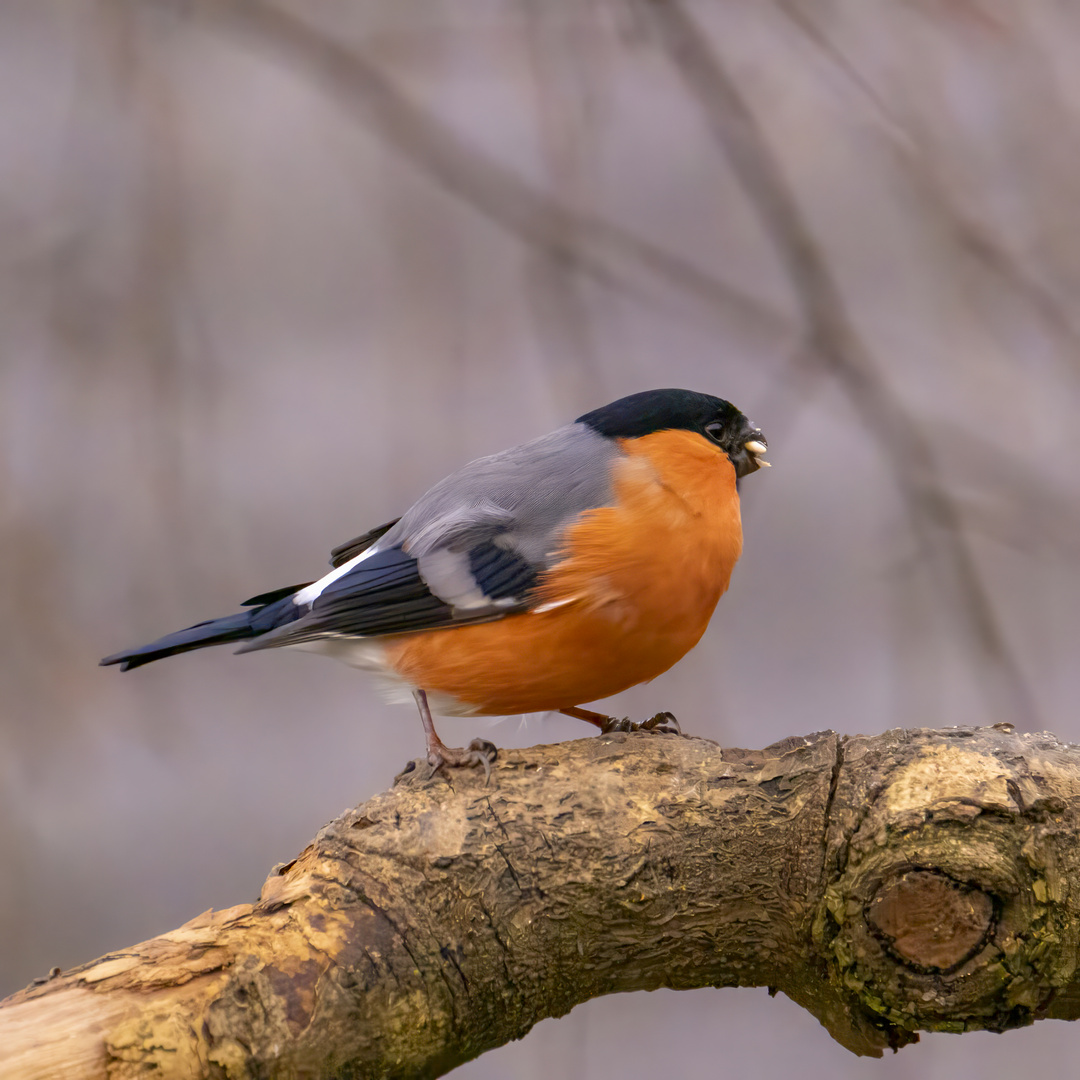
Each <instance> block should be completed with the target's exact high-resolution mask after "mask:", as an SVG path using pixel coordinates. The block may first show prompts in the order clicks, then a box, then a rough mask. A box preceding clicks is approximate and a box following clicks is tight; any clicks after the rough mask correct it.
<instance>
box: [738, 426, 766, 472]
mask: <svg viewBox="0 0 1080 1080" xmlns="http://www.w3.org/2000/svg"><path fill="white" fill-rule="evenodd" d="M743 449H744V450H745V451H746V452H747V453H748V454H749V455H750V460H751V461H752V462H753V468H752V469H751V470H750V471H751V472H753V470H754V469H768V468H770V467H771V466H772V462H771V461H765V460H764V459H763V458H762V456H761V455H762V454H764V453H765V451H766V450H768V449H769V445H768V443H766V442H765V437H764V436H763V435H762V434H761V432H760V431H758V432H755V437H754V438H753V439H750V440H749V441H748V442H744V443H743Z"/></svg>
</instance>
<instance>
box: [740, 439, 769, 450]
mask: <svg viewBox="0 0 1080 1080" xmlns="http://www.w3.org/2000/svg"><path fill="white" fill-rule="evenodd" d="M743 449H744V450H749V451H750V453H751V454H764V453H765V451H766V450H768V449H769V448H768V447H767V446H766V445H765V444H764V443H763V442H759V441H758V440H757V439H751V440H750V441H749V442H745V443H743Z"/></svg>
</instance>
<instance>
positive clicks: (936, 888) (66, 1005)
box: [0, 725, 1080, 1080]
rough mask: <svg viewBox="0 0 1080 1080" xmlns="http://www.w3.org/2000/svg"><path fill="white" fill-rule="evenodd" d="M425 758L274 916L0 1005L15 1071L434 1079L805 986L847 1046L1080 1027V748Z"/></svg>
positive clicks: (301, 863) (323, 855) (1009, 739)
mask: <svg viewBox="0 0 1080 1080" xmlns="http://www.w3.org/2000/svg"><path fill="white" fill-rule="evenodd" d="M427 773H428V770H427V767H426V766H424V765H421V766H419V767H418V768H414V769H412V771H408V772H406V773H404V774H402V776H400V777H398V780H397V782H396V784H395V786H394V788H393V789H392V790H390V791H388V792H386V793H384V794H382V795H378V796H376V797H375V798H373V799H371V800H370V801H369V802H367V803H365V804H364V805H362V806H360V807H357V808H356V809H355V810H352V811H350V812H348V813H346V814H345V815H344V816H342V817H341V818H339V819H338V820H337V821H334V822H332V823H331V824H330V825H328V826H327V827H326V828H325V829H323V830H322V832H320V833H319V835H318V836H317V837H316V839H315V840H314V841H313V842H312V844H311V845H310V846H309V847H308V848H307V849H305V851H304V852H303V853H302V854H301V855H300V856H299V857H298V858H297V859H296V860H294V861H293V862H291V863H289V864H287V865H285V866H283V867H280V868H279V869H277V870H276V871H275V872H274V873H272V874H271V876H270V877H269V878H268V879H267V881H266V883H265V885H264V886H263V890H262V896H261V898H260V900H259V901H258V902H257V903H255V904H241V905H239V906H237V907H233V908H229V909H227V910H225V911H220V912H214V913H211V912H207V913H205V914H204V915H201V916H199V917H198V918H196V919H193V920H192V921H191V922H189V923H187V924H185V925H184V926H182V927H180V928H179V929H178V930H175V931H173V932H171V933H168V934H164V935H162V936H161V937H158V938H154V939H152V940H151V941H148V942H144V943H143V944H141V945H137V946H134V947H133V948H131V949H125V950H122V951H120V952H117V953H112V954H110V955H108V956H105V957H102V958H101V959H100V960H97V961H95V962H93V963H91V964H87V965H84V966H83V967H80V968H76V969H74V970H72V971H69V972H66V973H64V974H60V975H56V976H55V977H53V978H51V979H50V980H48V981H45V982H43V983H42V984H41V985H36V986H32V987H30V988H28V989H27V990H25V991H23V992H22V993H19V994H16V995H14V996H13V997H11V998H8V999H7V1000H6V1001H4V1002H3V1003H0V1075H3V1076H18V1077H20V1078H21V1080H35V1078H38V1077H52V1076H57V1075H64V1076H80V1077H87V1078H93V1077H106V1076H107V1077H110V1078H112V1080H116V1078H130V1077H142V1076H148V1075H151V1074H153V1075H154V1076H156V1077H159V1078H161V1077H189V1078H190V1077H211V1076H213V1077H222V1076H224V1077H229V1078H239V1077H249V1076H264V1075H273V1076H279V1077H291V1076H304V1077H330V1076H335V1077H340V1076H365V1077H372V1076H439V1075H442V1074H443V1073H445V1072H447V1071H448V1070H450V1069H451V1068H453V1067H455V1066H456V1065H458V1064H460V1063H462V1062H464V1061H467V1060H469V1059H470V1058H473V1057H476V1056H477V1055H479V1054H481V1053H483V1052H484V1051H485V1050H488V1049H490V1048H493V1047H495V1046H499V1045H501V1044H503V1043H506V1042H508V1041H510V1040H511V1039H515V1038H520V1037H521V1036H523V1035H524V1034H525V1033H526V1032H527V1031H528V1030H529V1029H530V1028H531V1027H532V1026H533V1025H534V1024H535V1023H536V1022H537V1021H538V1020H541V1019H543V1018H544V1017H547V1016H561V1015H563V1014H564V1013H566V1012H568V1011H569V1010H570V1009H571V1008H573V1006H574V1005H576V1004H578V1003H580V1002H582V1001H585V1000H587V999H588V998H591V997H596V996H598V995H601V994H609V993H616V992H619V991H623V990H641V989H655V988H657V987H662V986H668V987H675V988H679V989H688V988H691V987H700V986H755V985H756V986H760V985H766V986H769V987H770V988H773V989H779V990H783V991H784V993H786V994H788V995H789V996H790V997H791V998H793V999H794V1000H795V1001H797V1002H799V1003H800V1004H801V1005H803V1006H804V1007H806V1008H807V1009H809V1010H810V1011H811V1012H812V1013H814V1015H816V1016H817V1017H818V1018H819V1019H820V1020H821V1022H822V1024H824V1025H825V1027H826V1028H827V1029H828V1030H829V1032H830V1033H831V1034H832V1035H833V1037H834V1038H836V1039H837V1040H839V1041H840V1042H841V1043H843V1045H845V1046H847V1047H848V1048H849V1049H851V1050H853V1051H854V1052H856V1053H859V1054H873V1055H879V1054H880V1053H881V1051H882V1049H883V1048H884V1047H887V1046H891V1047H893V1048H896V1047H899V1046H902V1045H903V1044H905V1043H907V1042H912V1041H915V1040H916V1039H917V1037H918V1036H917V1034H916V1031H917V1030H919V1029H928V1030H948V1031H964V1030H971V1029H976V1028H989V1029H991V1030H996V1031H997V1030H1003V1029H1005V1028H1010V1027H1015V1026H1019V1025H1022V1024H1028V1023H1031V1022H1032V1021H1034V1020H1036V1019H1039V1018H1041V1017H1044V1016H1053V1017H1057V1018H1062V1019H1074V1018H1076V1017H1077V1016H1078V1015H1080V980H1078V979H1077V977H1076V968H1077V955H1078V951H1077V950H1078V944H1080V921H1078V918H1077V916H1078V906H1080V900H1078V898H1080V845H1078V844H1077V838H1078V832H1080V748H1077V747H1069V746H1064V745H1062V744H1060V743H1058V742H1057V741H1056V740H1055V739H1054V738H1053V737H1052V736H1050V735H1047V734H1039V735H1017V734H1014V733H1013V732H1012V730H1011V728H1009V726H1008V725H998V726H997V727H995V728H983V729H946V730H943V731H930V730H911V731H892V732H888V733H886V734H884V735H879V736H874V737H870V738H867V737H862V736H853V737H840V736H837V735H835V734H833V733H831V732H826V733H820V734H815V735H811V736H808V737H806V738H792V739H788V740H785V741H784V742H782V743H778V744H777V745H775V746H772V747H769V748H767V749H765V750H762V751H746V750H725V749H721V748H720V747H719V746H717V745H716V744H714V743H712V742H709V741H707V740H704V739H690V738H680V737H676V736H665V735H648V734H632V735H624V734H612V735H606V736H600V737H597V738H594V739H584V740H581V741H577V742H570V743H562V744H558V745H554V746H540V747H534V748H532V749H529V750H509V751H503V752H502V753H501V754H500V758H499V761H498V762H497V765H496V768H495V770H494V772H493V775H492V779H491V783H490V786H485V785H484V781H483V776H482V774H480V773H479V772H477V773H473V772H464V771H462V772H454V773H453V775H452V776H451V777H449V778H447V777H444V776H442V775H437V776H434V777H432V776H429V775H427Z"/></svg>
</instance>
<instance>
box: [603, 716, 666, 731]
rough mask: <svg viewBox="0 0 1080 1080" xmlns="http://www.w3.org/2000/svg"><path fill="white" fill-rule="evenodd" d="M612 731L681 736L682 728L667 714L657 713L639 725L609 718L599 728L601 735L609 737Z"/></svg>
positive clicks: (619, 718) (628, 720)
mask: <svg viewBox="0 0 1080 1080" xmlns="http://www.w3.org/2000/svg"><path fill="white" fill-rule="evenodd" d="M613 731H653V732H657V733H659V734H661V735H681V734H682V728H681V727H679V721H678V720H676V719H675V717H674V716H673V715H672V714H671V713H669V712H658V713H657V714H656V715H655V716H650V717H649V719H648V720H643V721H642V722H641V723H640V724H636V723H634V722H633V721H632V720H631V719H630V718H629V717H627V716H623V717H614V716H609V717H608V719H607V723H605V724H604V725H603V727H601V728H600V734H601V735H609V734H611V732H613Z"/></svg>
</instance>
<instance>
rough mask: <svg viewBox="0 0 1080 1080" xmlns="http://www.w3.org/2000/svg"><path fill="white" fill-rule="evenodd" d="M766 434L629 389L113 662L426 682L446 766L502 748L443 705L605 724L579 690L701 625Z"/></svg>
mask: <svg viewBox="0 0 1080 1080" xmlns="http://www.w3.org/2000/svg"><path fill="white" fill-rule="evenodd" d="M766 446H767V444H766V441H765V437H764V435H762V433H761V431H760V430H759V429H758V428H756V427H755V426H754V425H753V424H751V423H750V422H749V421H748V420H747V418H746V417H745V416H744V415H743V414H742V413H741V412H739V410H738V409H737V408H735V406H734V405H732V404H730V403H729V402H727V401H724V400H722V399H721V398H717V397H712V396H711V395H709V394H700V393H695V392H693V391H691V390H674V389H666V390H647V391H645V392H643V393H639V394H631V395H630V396H629V397H624V398H620V399H619V400H618V401H615V402H612V403H611V404H610V405H605V406H603V407H602V408H599V409H595V410H593V411H592V412H588V413H585V415H584V416H580V417H578V419H577V420H575V421H574V422H573V423H572V424H567V425H566V426H565V427H561V428H558V429H557V430H555V431H553V432H551V434H549V435H543V436H541V437H540V438H538V439H533V440H531V441H530V442H526V443H522V444H521V445H520V446H515V447H513V448H512V449H510V450H504V451H502V452H501V453H498V454H492V455H491V456H490V457H482V458H478V459H477V460H476V461H472V462H470V463H469V464H468V465H465V466H464V467H463V468H461V469H458V471H457V472H455V473H452V474H451V475H450V476H448V477H447V478H446V479H445V480H442V481H440V482H439V483H438V484H436V485H435V486H434V487H433V488H431V490H430V491H428V492H427V493H426V494H425V495H423V496H421V498H420V499H419V500H418V501H417V502H416V503H415V504H414V505H413V506H412V507H411V508H410V509H408V510H407V511H406V512H405V513H404V515H402V517H400V518H397V519H396V520H394V521H390V522H387V523H386V524H385V525H380V526H379V527H378V528H375V529H372V530H371V531H370V532H366V533H364V534H363V535H362V536H358V537H356V538H355V539H354V540H350V541H349V542H348V543H346V544H343V545H341V546H340V547H338V548H335V549H334V551H333V553H332V556H331V565H332V567H333V569H332V570H331V571H330V572H329V573H328V574H325V575H324V576H323V577H321V578H319V580H318V581H313V582H310V583H307V584H303V585H290V586H289V587H287V588H284V589H276V590H274V591H273V592H267V593H262V594H261V595H259V596H254V597H252V598H251V599H250V600H248V601H246V602H245V603H244V605H243V606H244V607H245V608H246V609H247V610H245V611H243V612H241V613H239V614H236V615H228V616H226V617H224V618H221V619H211V620H210V621H208V622H202V623H197V624H196V625H195V626H192V627H189V628H188V629H186V630H180V631H177V632H176V633H174V634H169V635H167V636H165V637H163V638H160V639H159V640H157V641H154V642H152V643H151V644H149V645H143V646H142V647H141V648H137V649H130V650H127V651H125V652H119V653H115V654H114V655H112V656H108V657H106V658H105V659H104V660H102V661H101V663H102V664H119V665H120V669H121V671H127V670H129V669H130V668H135V667H139V666H140V665H141V664H147V663H149V662H150V661H151V660H158V659H160V658H161V657H163V656H172V655H174V654H175V653H182V652H188V651H189V650H192V649H201V648H203V647H205V646H208V645H221V644H225V643H227V642H243V644H242V645H241V647H240V649H239V650H238V651H239V652H251V651H254V650H255V649H269V648H282V647H289V648H296V649H306V650H308V651H310V652H318V653H324V654H326V655H328V656H332V657H336V658H337V659H338V660H342V661H344V662H345V663H346V664H350V665H352V666H353V667H358V668H363V669H365V670H367V671H371V672H374V673H375V674H376V675H377V676H378V677H379V678H380V679H381V680H382V682H383V684H384V688H385V689H386V690H387V691H388V693H389V697H390V699H391V700H407V699H408V698H409V697H410V696H411V697H412V698H413V699H414V700H415V701H416V704H417V706H418V708H419V710H420V716H421V720H422V722H423V725H424V731H425V734H426V739H427V757H428V761H429V762H430V763H431V765H432V766H433V767H434V768H439V767H441V766H444V765H449V766H454V765H468V764H483V765H484V767H485V769H486V768H488V764H489V761H490V759H491V757H492V756H493V754H494V747H492V746H491V744H490V743H485V742H483V741H481V740H474V741H473V742H472V743H471V744H470V746H469V747H467V748H465V749H454V748H451V747H448V746H446V745H444V744H443V742H442V740H441V739H440V738H439V736H438V735H437V734H436V732H435V728H434V726H433V724H432V720H431V712H432V710H434V711H435V712H438V713H442V714H446V715H452V716H474V715H496V716H503V715H511V714H516V713H526V712H545V711H549V710H558V711H560V712H564V713H567V714H568V715H570V716H575V717H578V718H579V719H583V720H587V721H589V722H591V723H594V724H596V725H597V726H599V727H601V728H602V729H605V730H606V729H608V727H609V726H610V718H608V717H606V716H604V715H602V714H600V713H596V712H592V711H590V710H587V709H583V708H581V704H582V703H583V702H590V701H595V700H596V699H598V698H605V697H609V696H610V695H612V694H616V693H618V692H619V691H621V690H625V689H626V688H627V687H630V686H634V685H636V684H637V683H642V682H647V681H648V680H650V679H653V678H655V677H656V676H657V675H659V674H660V673H661V672H664V671H667V669H668V668H670V667H671V666H672V665H673V664H675V663H676V662H677V661H678V660H679V659H681V658H682V657H683V656H684V655H685V654H686V653H687V652H689V650H690V649H692V648H693V647H694V645H696V644H697V642H698V640H699V639H700V638H701V635H702V634H703V633H704V632H705V628H706V626H707V625H708V622H709V618H710V617H711V615H712V613H713V609H714V608H715V607H716V603H717V601H718V600H719V599H720V597H721V595H723V593H724V591H725V590H726V589H727V587H728V581H729V579H730V577H731V571H732V569H733V567H734V566H735V562H736V560H737V559H738V558H739V554H740V552H741V550H742V523H741V519H740V514H739V493H738V482H739V480H740V478H741V477H743V476H746V475H747V474H748V473H752V472H755V471H756V470H757V469H759V468H760V467H762V466H763V465H767V464H768V462H766V461H764V460H762V455H763V454H764V453H765V450H766ZM665 716H666V714H661V718H663V717H665ZM654 719H656V718H654Z"/></svg>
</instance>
